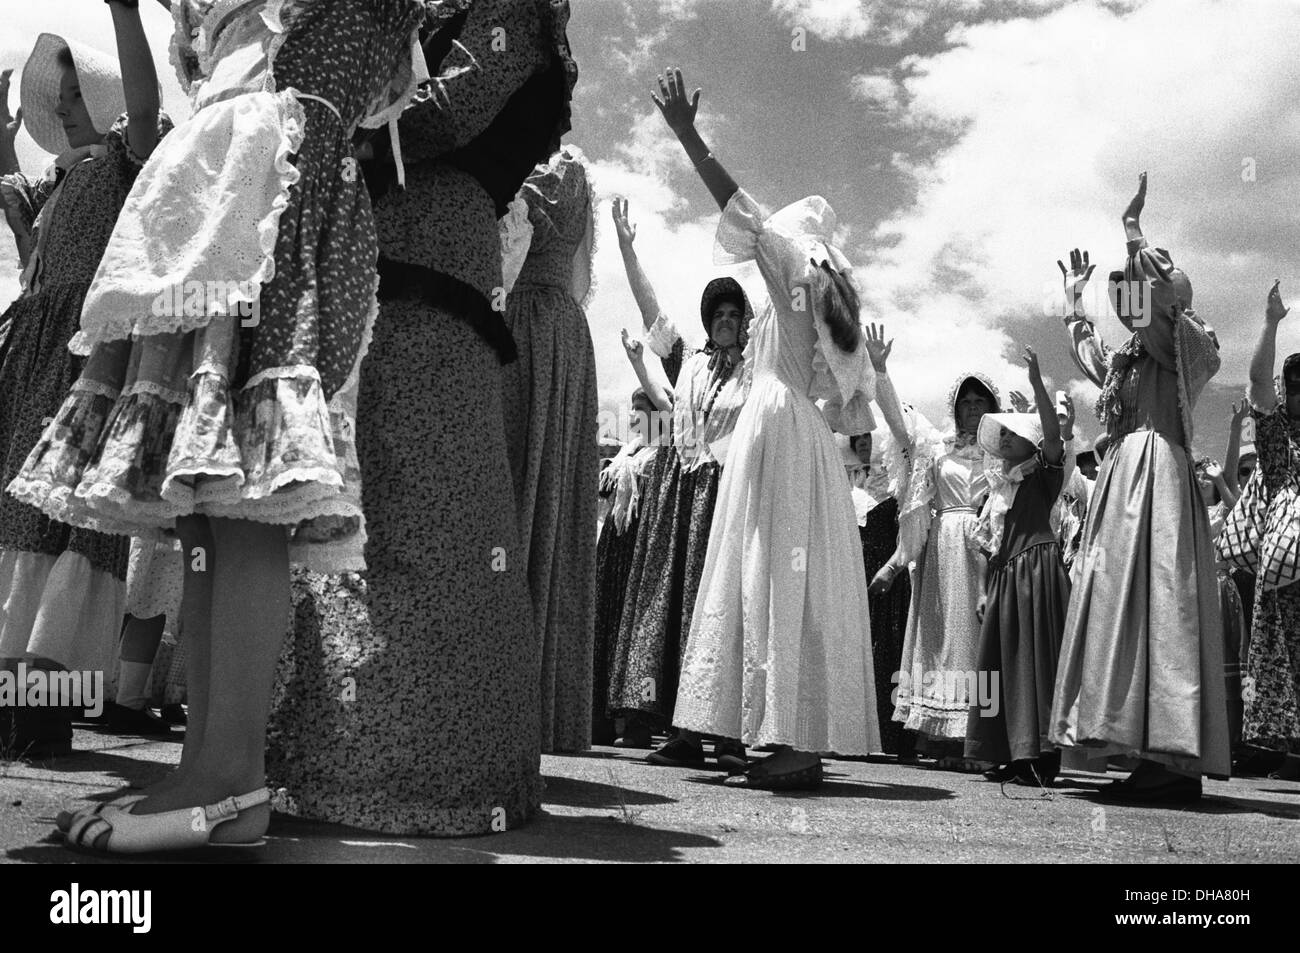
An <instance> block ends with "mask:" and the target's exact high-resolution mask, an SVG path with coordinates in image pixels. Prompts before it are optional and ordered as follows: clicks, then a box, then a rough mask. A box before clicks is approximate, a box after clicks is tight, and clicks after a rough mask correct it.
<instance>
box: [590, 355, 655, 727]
mask: <svg viewBox="0 0 1300 953" xmlns="http://www.w3.org/2000/svg"><path fill="white" fill-rule="evenodd" d="M625 347H627V348H628V350H629V357H631V356H632V351H633V350H637V351H638V352H639V349H640V348H641V347H642V344H641V342H640V341H636V342H633V341H627V342H626V343H625ZM638 356H639V355H638ZM655 409H656V408H655V406H654V405H653V404H652V403H651V402H650V395H649V394H647V393H646V391H645V389H644V388H641V387H638V388H637V389H636V390H635V391H633V392H632V420H631V427H630V428H629V429H630V430H631V437H630V439H629V440H628V441H627V443H625V444H623V446H622V448H620V449H619V451H618V453H617V454H616V455H615V456H614V458H613V459H612V460H610V461H609V466H607V467H605V469H604V470H603V471H601V474H600V496H601V498H602V499H605V500H607V501H608V502H609V512H608V514H607V515H606V517H605V521H604V522H603V523H602V524H601V527H600V537H599V539H598V540H597V543H596V639H595V651H594V653H593V664H592V695H591V697H592V716H593V717H592V737H591V743H592V744H600V745H605V744H612V743H613V742H614V740H615V738H616V734H615V724H614V719H613V718H611V717H610V716H609V665H610V658H611V656H612V654H613V652H614V643H615V641H616V640H617V638H618V626H619V622H620V621H621V620H622V618H623V603H624V600H625V597H626V595H627V578H628V574H629V573H630V572H631V569H632V556H633V554H634V553H635V552H636V537H637V529H638V527H639V526H640V521H641V507H642V501H643V500H644V499H645V493H646V483H647V481H648V479H649V473H650V469H651V467H652V466H653V464H654V461H655V456H656V454H658V452H659V449H660V448H659V446H658V445H657V443H654V442H651V440H650V439H648V437H647V431H648V429H649V426H650V420H651V415H652V414H653V413H654V411H655ZM663 409H664V410H671V408H667V407H665V408H663Z"/></svg>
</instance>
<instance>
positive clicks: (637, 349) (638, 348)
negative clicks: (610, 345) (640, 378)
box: [623, 328, 645, 365]
mask: <svg viewBox="0 0 1300 953" xmlns="http://www.w3.org/2000/svg"><path fill="white" fill-rule="evenodd" d="M623 350H624V351H626V352H627V359H628V360H629V361H631V362H632V363H633V364H634V365H636V364H640V363H641V361H642V360H643V358H644V357H645V345H644V344H642V343H641V342H640V341H638V340H637V339H636V338H634V337H632V335H630V334H628V333H627V328H624V329H623Z"/></svg>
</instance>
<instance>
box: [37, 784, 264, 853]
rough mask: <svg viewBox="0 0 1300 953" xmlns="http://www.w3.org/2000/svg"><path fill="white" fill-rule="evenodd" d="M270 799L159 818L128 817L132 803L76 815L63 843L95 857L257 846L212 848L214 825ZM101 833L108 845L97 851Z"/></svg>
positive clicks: (247, 797)
mask: <svg viewBox="0 0 1300 953" xmlns="http://www.w3.org/2000/svg"><path fill="white" fill-rule="evenodd" d="M270 800H271V792H270V790H269V789H267V788H259V789H258V790H256V791H252V792H250V793H248V794H241V795H239V796H238V797H228V798H226V799H225V800H224V801H219V802H217V803H216V804H209V805H208V806H207V807H187V808H182V809H181V810H179V811H165V812H164V813H162V814H132V813H131V808H132V807H134V802H133V803H132V804H129V805H127V806H126V807H111V806H110V807H105V808H104V809H103V810H102V811H97V812H91V811H88V812H86V813H84V814H78V815H77V817H76V819H75V820H74V821H73V823H72V827H71V828H70V829H69V830H68V832H67V833H66V834H65V835H64V836H63V841H64V844H65V845H66V846H68V847H70V848H72V849H74V850H80V851H84V852H87V853H94V854H147V853H151V852H153V851H175V850H193V849H195V848H198V847H260V846H261V845H263V844H265V843H266V839H265V838H262V837H259V838H258V839H257V840H255V841H247V842H242V843H234V844H226V843H217V844H214V843H212V841H211V837H212V832H213V830H215V829H216V827H217V826H218V825H220V824H224V823H225V822H226V821H231V820H234V819H235V818H236V817H238V816H239V814H240V812H241V811H246V810H248V809H249V808H252V807H257V806H258V805H260V804H267V803H269V802H270ZM105 833H107V834H108V840H107V841H106V842H105V844H104V846H103V847H102V848H96V847H95V841H96V840H98V839H99V838H100V836H101V835H103V834H105Z"/></svg>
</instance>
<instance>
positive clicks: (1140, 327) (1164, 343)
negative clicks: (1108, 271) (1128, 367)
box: [1117, 238, 1178, 369]
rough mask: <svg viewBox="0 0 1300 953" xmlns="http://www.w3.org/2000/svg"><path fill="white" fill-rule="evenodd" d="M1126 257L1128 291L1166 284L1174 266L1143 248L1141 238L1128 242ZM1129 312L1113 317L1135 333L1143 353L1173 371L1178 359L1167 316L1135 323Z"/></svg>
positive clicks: (1162, 253) (1123, 310)
mask: <svg viewBox="0 0 1300 953" xmlns="http://www.w3.org/2000/svg"><path fill="white" fill-rule="evenodd" d="M1127 251H1128V257H1127V258H1126V259H1125V261H1124V282H1125V285H1126V287H1128V288H1137V287H1139V286H1141V285H1144V284H1145V283H1147V282H1167V281H1169V280H1170V274H1171V272H1172V271H1173V268H1174V263H1173V262H1172V261H1171V260H1170V259H1169V253H1168V252H1166V251H1164V250H1163V249H1160V248H1149V247H1147V240H1146V239H1145V238H1135V239H1132V240H1130V241H1129V243H1128V247H1127ZM1133 310H1134V309H1133V308H1120V309H1118V310H1117V317H1118V318H1119V319H1120V321H1121V322H1122V323H1123V324H1124V326H1125V327H1126V328H1128V329H1129V330H1130V331H1132V332H1133V333H1135V334H1136V335H1137V336H1138V337H1139V338H1140V339H1141V340H1142V344H1143V345H1144V346H1145V347H1146V351H1147V353H1148V354H1150V355H1151V356H1152V357H1153V358H1155V360H1156V361H1157V362H1158V363H1159V364H1160V365H1161V366H1163V367H1167V368H1170V369H1173V368H1175V367H1177V364H1178V358H1177V353H1176V349H1175V346H1174V325H1173V322H1172V321H1170V320H1169V317H1168V316H1167V315H1162V314H1156V315H1151V316H1150V320H1147V321H1138V320H1136V319H1135V317H1134V316H1133V315H1132V313H1131V312H1132V311H1133Z"/></svg>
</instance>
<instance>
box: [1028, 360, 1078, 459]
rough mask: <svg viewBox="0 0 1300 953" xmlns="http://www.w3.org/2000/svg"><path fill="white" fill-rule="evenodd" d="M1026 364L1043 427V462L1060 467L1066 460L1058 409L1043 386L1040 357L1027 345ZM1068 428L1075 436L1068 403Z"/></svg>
mask: <svg viewBox="0 0 1300 953" xmlns="http://www.w3.org/2000/svg"><path fill="white" fill-rule="evenodd" d="M1025 364H1026V365H1027V366H1028V367H1029V384H1030V386H1031V387H1033V389H1034V403H1035V404H1036V405H1037V407H1038V422H1039V423H1040V424H1042V426H1043V460H1044V461H1045V462H1046V463H1050V464H1051V465H1052V466H1060V465H1061V461H1063V460H1064V459H1065V441H1064V440H1062V439H1061V422H1060V421H1059V420H1057V419H1056V408H1055V407H1054V406H1053V405H1052V400H1051V398H1050V397H1048V396H1047V387H1046V385H1045V384H1043V373H1042V371H1041V370H1039V367H1038V355H1037V354H1035V353H1034V349H1033V348H1032V347H1029V346H1027V345H1026V347H1025ZM1066 407H1067V427H1068V429H1069V430H1070V432H1071V436H1073V431H1074V405H1073V404H1072V403H1067V404H1066Z"/></svg>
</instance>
